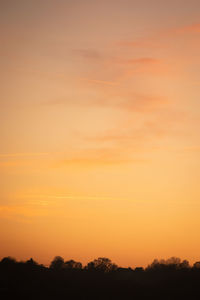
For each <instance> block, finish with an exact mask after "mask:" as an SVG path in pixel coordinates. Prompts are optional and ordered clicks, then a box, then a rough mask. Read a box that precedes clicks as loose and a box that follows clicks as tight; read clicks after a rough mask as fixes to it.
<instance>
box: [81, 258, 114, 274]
mask: <svg viewBox="0 0 200 300" xmlns="http://www.w3.org/2000/svg"><path fill="white" fill-rule="evenodd" d="M86 269H87V270H96V271H102V272H110V271H114V270H116V269H117V265H116V264H114V263H112V261H111V260H110V259H109V258H106V257H99V258H98V259H95V260H93V261H91V262H89V263H88V264H87V266H86Z"/></svg>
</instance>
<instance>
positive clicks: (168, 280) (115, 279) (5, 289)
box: [0, 258, 200, 300]
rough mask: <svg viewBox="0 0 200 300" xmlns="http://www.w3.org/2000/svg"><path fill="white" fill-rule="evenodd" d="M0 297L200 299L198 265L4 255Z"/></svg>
mask: <svg viewBox="0 0 200 300" xmlns="http://www.w3.org/2000/svg"><path fill="white" fill-rule="evenodd" d="M96 261H97V260H96ZM69 262H74V261H69ZM101 263H102V262H101ZM63 266H65V267H63ZM70 266H71V267H70ZM75 266H76V267H75ZM0 299H2V300H3V299H13V300H14V299H22V300H23V299H27V300H29V299H34V300H40V299H42V300H46V299H58V300H60V299H70V300H71V299H81V300H90V299H95V300H96V299H97V300H100V299H101V300H104V299H105V300H107V299H122V300H123V299H125V300H126V299H137V300H140V299H145V300H146V299H159V300H165V299H169V300H171V299H172V300H173V299H188V300H193V299H200V268H199V265H197V266H196V267H189V266H186V265H182V266H180V265H177V264H169V265H166V264H161V263H157V264H152V265H151V266H149V267H148V268H147V269H145V270H144V269H143V268H136V269H135V270H133V269H130V268H129V269H125V268H118V267H117V266H116V265H113V267H112V268H110V269H109V268H107V266H106V267H105V266H103V267H102V265H101V267H98V266H97V265H95V264H94V263H93V264H90V265H89V266H87V267H85V268H82V266H80V265H79V266H78V265H73V264H72V263H71V265H70V264H69V263H68V265H67V263H66V265H61V264H60V265H59V264H57V265H56V264H55V265H51V266H50V267H49V268H48V267H44V266H42V265H38V264H36V263H35V262H34V261H33V260H29V261H27V262H23V263H22V262H20V263H17V262H16V261H12V260H11V259H9V258H6V259H3V260H2V261H1V262H0Z"/></svg>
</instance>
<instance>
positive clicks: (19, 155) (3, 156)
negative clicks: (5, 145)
mask: <svg viewBox="0 0 200 300" xmlns="http://www.w3.org/2000/svg"><path fill="white" fill-rule="evenodd" d="M48 154H49V153H48V152H33V153H31V152H27V153H26V152H22V153H2V154H0V158H1V157H2V158H7V157H8V158H10V157H29V156H43V155H48Z"/></svg>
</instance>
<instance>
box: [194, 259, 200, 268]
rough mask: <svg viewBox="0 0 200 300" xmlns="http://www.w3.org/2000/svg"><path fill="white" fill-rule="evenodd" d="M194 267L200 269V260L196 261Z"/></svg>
mask: <svg viewBox="0 0 200 300" xmlns="http://www.w3.org/2000/svg"><path fill="white" fill-rule="evenodd" d="M193 268H195V269H200V261H197V262H195V263H194V265H193Z"/></svg>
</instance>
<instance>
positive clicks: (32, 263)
mask: <svg viewBox="0 0 200 300" xmlns="http://www.w3.org/2000/svg"><path fill="white" fill-rule="evenodd" d="M26 264H27V265H30V266H37V265H38V263H37V262H36V261H35V260H33V259H32V258H30V259H28V260H27V261H26Z"/></svg>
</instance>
